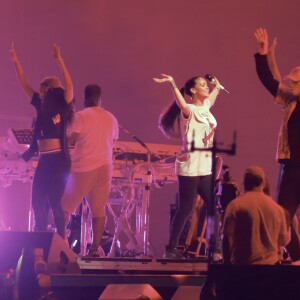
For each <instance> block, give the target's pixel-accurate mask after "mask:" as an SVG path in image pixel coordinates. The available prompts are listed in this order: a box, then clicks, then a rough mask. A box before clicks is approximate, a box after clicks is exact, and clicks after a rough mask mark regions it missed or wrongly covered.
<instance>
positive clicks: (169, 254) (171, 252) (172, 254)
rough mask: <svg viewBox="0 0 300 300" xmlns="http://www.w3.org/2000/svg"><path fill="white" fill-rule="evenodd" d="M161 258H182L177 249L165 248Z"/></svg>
mask: <svg viewBox="0 0 300 300" xmlns="http://www.w3.org/2000/svg"><path fill="white" fill-rule="evenodd" d="M163 258H184V257H183V256H182V253H181V252H180V251H179V250H178V249H177V248H170V247H169V246H167V247H166V251H165V253H164V255H163Z"/></svg>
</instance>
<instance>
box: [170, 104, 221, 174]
mask: <svg viewBox="0 0 300 300" xmlns="http://www.w3.org/2000/svg"><path fill="white" fill-rule="evenodd" d="M189 107H190V110H191V113H190V115H189V116H188V118H185V117H184V115H183V113H181V115H180V130H181V136H182V150H183V151H182V152H183V153H182V154H181V155H179V156H178V157H177V159H176V164H175V169H176V174H177V175H181V176H205V175H209V174H211V167H212V159H211V157H212V154H211V152H210V151H194V152H188V151H190V147H191V144H190V143H191V142H192V141H193V140H194V142H195V147H196V148H210V147H211V146H212V145H213V137H214V132H215V130H216V126H217V121H216V119H215V118H214V116H213V115H212V114H211V112H210V110H209V109H210V107H211V103H210V101H209V99H206V100H204V102H203V105H202V106H196V105H194V104H189Z"/></svg>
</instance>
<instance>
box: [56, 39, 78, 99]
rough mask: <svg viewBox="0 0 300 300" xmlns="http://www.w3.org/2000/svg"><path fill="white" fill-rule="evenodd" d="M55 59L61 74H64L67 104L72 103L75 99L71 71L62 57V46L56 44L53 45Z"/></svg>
mask: <svg viewBox="0 0 300 300" xmlns="http://www.w3.org/2000/svg"><path fill="white" fill-rule="evenodd" d="M53 57H54V59H55V60H56V61H57V63H58V65H59V67H60V69H61V72H62V74H63V78H64V83H65V99H66V101H67V103H71V102H72V100H73V97H74V95H73V83H72V78H71V75H70V73H69V70H68V69H67V66H66V64H65V62H64V60H63V58H62V56H61V52H60V46H58V45H56V44H54V45H53Z"/></svg>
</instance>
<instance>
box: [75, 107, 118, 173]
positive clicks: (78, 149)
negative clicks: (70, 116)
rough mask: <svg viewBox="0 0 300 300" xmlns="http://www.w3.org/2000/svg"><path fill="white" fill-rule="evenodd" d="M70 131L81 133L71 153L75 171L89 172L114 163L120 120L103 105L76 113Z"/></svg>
mask: <svg viewBox="0 0 300 300" xmlns="http://www.w3.org/2000/svg"><path fill="white" fill-rule="evenodd" d="M69 132H74V133H79V136H78V138H77V140H76V143H75V148H74V151H73V153H72V155H71V159H72V167H71V170H72V171H73V172H87V171H92V170H94V169H96V168H99V167H101V166H103V165H105V164H112V162H113V160H112V156H113V146H114V141H115V140H117V139H118V137H119V126H118V121H117V120H116V118H115V117H114V116H113V114H111V113H110V112H108V111H106V110H104V109H103V108H101V107H98V106H97V107H96V106H95V107H88V108H85V109H83V110H81V111H79V112H77V113H75V116H74V121H73V123H72V125H71V128H70V129H69Z"/></svg>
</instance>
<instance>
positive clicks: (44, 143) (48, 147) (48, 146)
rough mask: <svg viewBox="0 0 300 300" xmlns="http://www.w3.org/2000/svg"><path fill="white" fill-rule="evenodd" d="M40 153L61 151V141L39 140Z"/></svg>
mask: <svg viewBox="0 0 300 300" xmlns="http://www.w3.org/2000/svg"><path fill="white" fill-rule="evenodd" d="M38 144H39V151H40V152H48V151H55V150H60V149H61V143H60V139H43V140H38Z"/></svg>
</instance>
